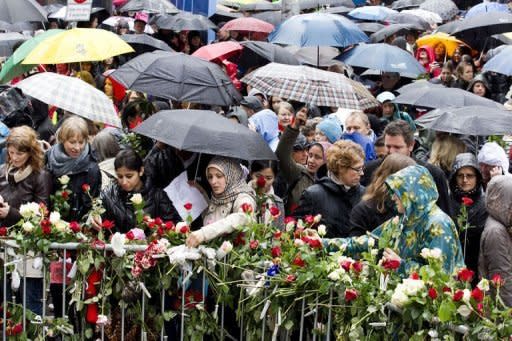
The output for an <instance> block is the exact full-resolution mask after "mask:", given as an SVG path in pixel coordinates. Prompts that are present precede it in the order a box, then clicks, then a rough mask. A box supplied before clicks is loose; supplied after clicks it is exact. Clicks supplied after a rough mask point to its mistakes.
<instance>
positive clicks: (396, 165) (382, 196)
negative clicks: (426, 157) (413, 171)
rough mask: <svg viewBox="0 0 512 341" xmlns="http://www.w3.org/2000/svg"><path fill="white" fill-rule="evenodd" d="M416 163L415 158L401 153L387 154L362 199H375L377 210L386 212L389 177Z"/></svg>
mask: <svg viewBox="0 0 512 341" xmlns="http://www.w3.org/2000/svg"><path fill="white" fill-rule="evenodd" d="M415 164H416V162H415V161H414V160H413V159H411V158H410V157H408V156H405V155H402V154H399V153H394V154H390V155H388V156H386V158H385V159H384V161H382V163H381V165H380V166H379V167H378V168H377V169H376V170H375V173H374V174H373V176H372V182H371V183H370V185H369V186H368V187H366V192H365V193H364V195H363V198H362V200H364V201H369V200H374V201H375V202H376V203H377V211H379V212H380V213H384V210H385V203H386V198H387V197H388V187H387V186H386V179H387V177H388V176H390V175H391V174H394V173H396V172H398V171H399V170H401V169H403V168H405V167H408V166H413V165H415Z"/></svg>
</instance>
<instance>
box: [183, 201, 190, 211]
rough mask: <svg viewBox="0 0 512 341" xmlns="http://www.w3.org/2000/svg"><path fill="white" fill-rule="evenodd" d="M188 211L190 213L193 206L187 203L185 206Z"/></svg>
mask: <svg viewBox="0 0 512 341" xmlns="http://www.w3.org/2000/svg"><path fill="white" fill-rule="evenodd" d="M183 207H185V209H186V210H187V211H190V210H191V209H192V204H191V203H189V202H187V203H186V204H185V205H183Z"/></svg>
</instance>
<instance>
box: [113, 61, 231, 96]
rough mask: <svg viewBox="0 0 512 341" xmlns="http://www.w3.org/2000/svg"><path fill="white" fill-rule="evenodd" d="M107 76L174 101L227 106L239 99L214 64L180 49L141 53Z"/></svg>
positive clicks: (125, 84) (131, 87)
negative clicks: (178, 50) (177, 51)
mask: <svg viewBox="0 0 512 341" xmlns="http://www.w3.org/2000/svg"><path fill="white" fill-rule="evenodd" d="M111 77H112V78H114V79H115V80H116V81H118V82H119V83H121V84H122V85H123V86H124V87H126V88H128V89H132V90H137V91H141V92H145V93H148V94H150V95H154V96H158V97H163V98H168V99H172V100H176V101H187V102H192V103H200V104H209V105H226V106H227V105H232V104H234V103H237V102H239V101H240V99H241V97H240V94H239V93H238V91H237V90H236V89H235V88H234V86H233V83H232V82H231V80H230V79H229V78H228V76H226V74H225V73H224V71H222V69H221V68H220V67H219V66H218V65H217V64H214V63H211V62H208V61H206V60H203V59H200V58H197V57H193V56H189V55H186V54H183V53H176V52H165V51H154V52H151V53H144V54H142V55H140V56H138V57H136V58H134V59H132V60H130V61H129V62H127V63H125V64H123V65H122V66H121V67H119V68H118V69H117V70H116V71H114V72H113V73H112V74H111Z"/></svg>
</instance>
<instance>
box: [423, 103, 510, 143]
mask: <svg viewBox="0 0 512 341" xmlns="http://www.w3.org/2000/svg"><path fill="white" fill-rule="evenodd" d="M511 118H512V112H510V111H508V110H505V109H500V108H489V107H486V106H480V105H471V106H464V107H443V108H439V109H435V110H432V111H430V112H428V113H426V114H425V115H423V116H421V117H420V118H419V119H418V120H416V123H417V124H419V125H420V126H423V127H425V128H430V129H432V130H437V131H446V132H449V133H455V134H467V135H480V136H487V135H505V134H510V132H512V119H511Z"/></svg>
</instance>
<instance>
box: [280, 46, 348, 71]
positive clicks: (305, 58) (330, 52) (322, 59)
mask: <svg viewBox="0 0 512 341" xmlns="http://www.w3.org/2000/svg"><path fill="white" fill-rule="evenodd" d="M285 49H286V50H287V51H289V52H290V53H291V54H293V55H294V56H295V58H297V59H298V60H299V63H300V64H306V65H312V66H321V67H328V66H330V65H332V64H334V63H336V61H335V60H334V58H335V57H336V56H338V55H339V54H340V50H338V49H337V48H335V47H331V46H320V47H299V46H293V45H291V46H287V47H285Z"/></svg>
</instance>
